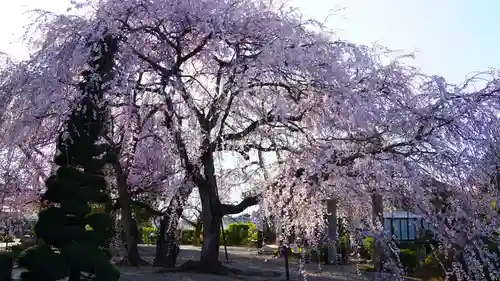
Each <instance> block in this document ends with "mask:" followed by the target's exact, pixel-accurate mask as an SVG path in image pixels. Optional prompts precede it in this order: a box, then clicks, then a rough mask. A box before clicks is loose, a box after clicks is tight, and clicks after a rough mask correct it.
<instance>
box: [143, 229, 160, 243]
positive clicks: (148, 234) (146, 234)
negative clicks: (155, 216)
mask: <svg viewBox="0 0 500 281" xmlns="http://www.w3.org/2000/svg"><path fill="white" fill-rule="evenodd" d="M141 236H142V241H143V243H144V244H149V245H151V244H156V241H157V239H158V229H157V228H155V227H142V228H141Z"/></svg>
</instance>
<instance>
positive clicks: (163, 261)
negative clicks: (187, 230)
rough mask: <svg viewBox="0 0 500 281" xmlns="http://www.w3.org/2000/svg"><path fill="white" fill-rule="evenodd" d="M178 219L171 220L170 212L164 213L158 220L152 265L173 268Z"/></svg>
mask: <svg viewBox="0 0 500 281" xmlns="http://www.w3.org/2000/svg"><path fill="white" fill-rule="evenodd" d="M178 225H179V219H177V220H176V219H173V220H171V214H169V213H166V214H165V215H164V216H163V218H162V220H161V222H160V235H159V236H158V241H157V242H156V256H155V259H154V262H153V265H154V266H161V267H167V268H174V267H175V264H176V262H177V246H178V245H176V241H177V235H176V230H177V227H178Z"/></svg>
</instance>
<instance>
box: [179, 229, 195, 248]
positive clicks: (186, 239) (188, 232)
mask: <svg viewBox="0 0 500 281" xmlns="http://www.w3.org/2000/svg"><path fill="white" fill-rule="evenodd" d="M193 237H194V229H183V230H182V234H181V244H182V245H190V244H191V243H192V242H193Z"/></svg>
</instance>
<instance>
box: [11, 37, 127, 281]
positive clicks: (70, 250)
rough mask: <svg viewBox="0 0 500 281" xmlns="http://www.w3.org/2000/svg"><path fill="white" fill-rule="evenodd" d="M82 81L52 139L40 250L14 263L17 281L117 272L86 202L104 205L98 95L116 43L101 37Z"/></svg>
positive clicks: (101, 221) (102, 219)
mask: <svg viewBox="0 0 500 281" xmlns="http://www.w3.org/2000/svg"><path fill="white" fill-rule="evenodd" d="M89 47H91V48H92V51H91V54H90V58H89V60H88V63H87V66H88V67H87V69H86V70H85V71H83V73H82V78H83V81H82V82H81V83H79V85H78V88H79V90H80V91H81V93H82V96H81V100H80V101H79V103H78V106H77V108H75V109H74V110H73V111H72V113H71V115H70V117H69V119H68V121H67V122H66V129H65V130H64V131H63V132H62V133H61V134H60V135H59V137H58V139H57V153H56V155H55V157H54V162H55V163H56V164H57V165H58V166H59V168H58V169H57V171H56V172H55V174H54V175H52V176H50V177H49V178H48V179H47V180H46V182H45V184H46V192H45V193H44V194H43V195H42V201H43V202H44V205H45V206H46V208H44V209H43V210H41V211H40V213H39V220H38V222H37V224H36V225H35V233H36V235H37V237H38V238H40V239H42V241H43V243H42V244H41V245H37V246H34V247H32V248H29V249H27V250H26V251H25V252H24V253H23V254H22V255H21V258H20V260H19V264H20V266H22V267H24V268H26V269H27V270H28V271H27V272H24V273H23V274H22V275H21V280H23V281H35V280H36V281H55V280H58V279H61V278H64V277H69V279H68V280H69V281H77V280H94V281H114V280H118V279H119V277H120V273H119V271H118V270H117V269H116V268H115V267H114V265H112V264H111V262H110V255H109V251H108V249H106V245H107V242H108V240H109V239H111V238H112V237H113V236H114V233H115V231H114V229H113V222H112V218H111V216H110V215H109V214H107V213H91V208H90V204H91V203H101V204H109V202H110V198H109V190H108V186H107V182H106V180H105V178H104V173H103V168H104V166H105V165H106V161H105V158H106V157H105V154H106V150H107V148H106V147H105V145H103V144H98V141H99V138H100V137H101V136H102V134H103V133H104V132H105V130H106V106H105V104H104V102H103V100H104V99H103V94H104V92H105V91H106V90H107V89H106V88H107V86H106V83H107V82H109V81H110V80H111V79H112V75H113V66H114V54H115V53H116V52H117V49H118V44H117V40H116V39H115V38H113V37H112V36H106V37H104V38H103V39H101V40H100V41H98V42H94V43H92V44H91V45H89Z"/></svg>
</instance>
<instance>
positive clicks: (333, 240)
mask: <svg viewBox="0 0 500 281" xmlns="http://www.w3.org/2000/svg"><path fill="white" fill-rule="evenodd" d="M326 208H327V213H328V215H327V218H328V239H327V240H328V263H329V264H335V263H337V242H338V241H337V238H338V237H337V200H336V199H329V200H327V201H326Z"/></svg>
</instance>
